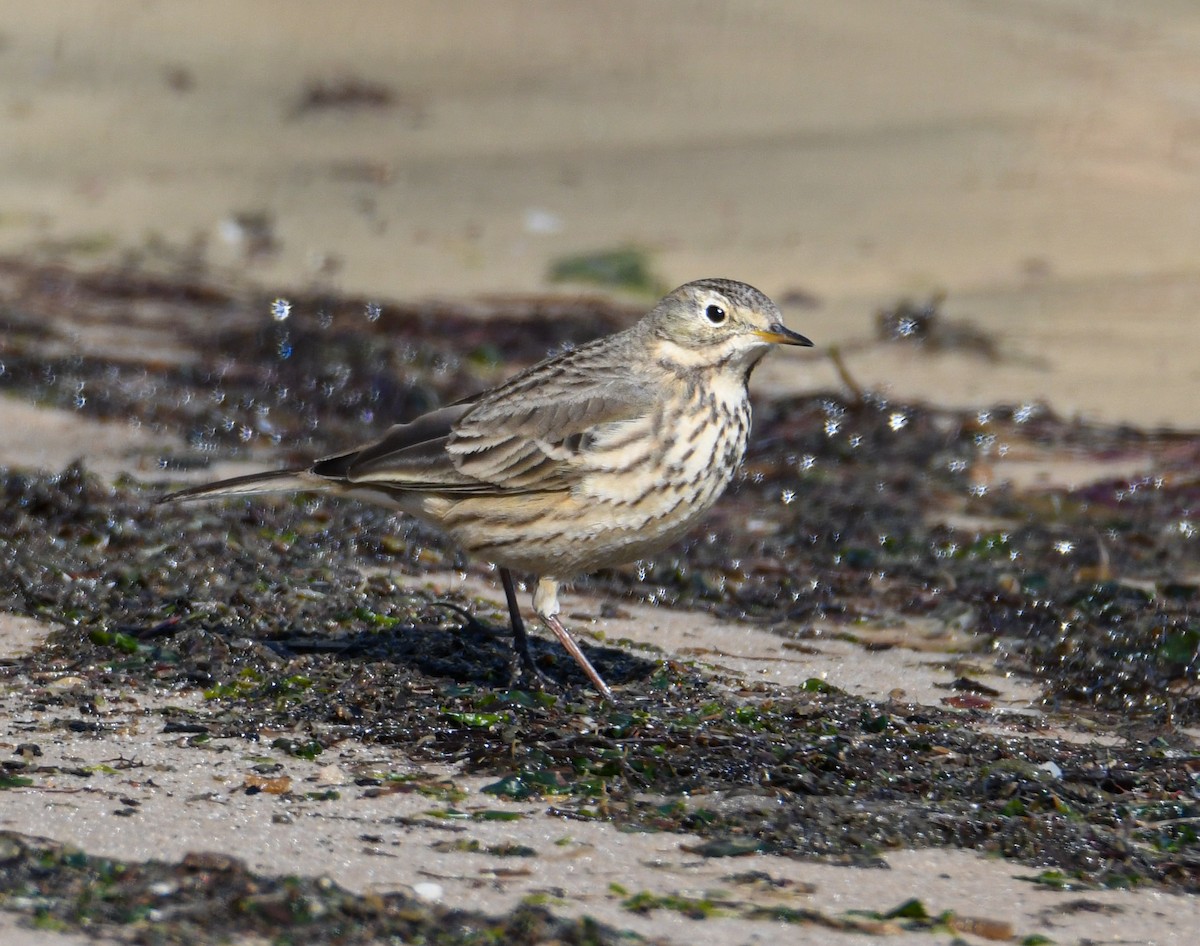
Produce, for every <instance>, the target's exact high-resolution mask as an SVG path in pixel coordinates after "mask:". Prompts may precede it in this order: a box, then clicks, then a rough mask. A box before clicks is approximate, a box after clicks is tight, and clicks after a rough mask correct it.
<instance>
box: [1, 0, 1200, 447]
mask: <svg viewBox="0 0 1200 946" xmlns="http://www.w3.org/2000/svg"><path fill="white" fill-rule="evenodd" d="M1198 51H1200V6H1197V5H1196V4H1195V3H1192V2H1188V0H1139V2H1138V3H1121V2H1100V0H975V2H966V0H890V2H886V3H880V2H869V0H812V2H806V3H796V2H794V0H753V2H752V0H743V2H736V3H733V2H717V0H679V2H674V3H669V4H668V3H644V2H636V0H610V2H605V3H603V4H580V3H576V2H571V0H534V2H529V0H524V2H515V0H489V2H475V3H469V2H445V0H436V2H415V0H404V2H356V3H347V4H330V3H326V2H306V0H286V2H283V0H260V2H244V0H239V2H211V0H210V2H206V3H204V4H180V3H171V2H156V0H103V2H75V3H71V4H16V3H8V4H4V5H3V6H0V253H2V254H4V255H7V256H10V257H11V256H17V257H21V258H22V259H27V260H32V261H53V262H61V263H64V264H66V265H68V266H71V267H75V268H95V267H111V266H124V267H131V268H134V269H138V270H149V271H153V272H164V273H167V274H171V275H176V276H179V277H181V278H189V279H202V280H204V281H208V282H213V283H217V284H220V285H222V286H242V285H245V286H249V287H265V288H269V289H271V290H273V291H278V292H280V293H286V292H288V291H300V290H310V289H314V288H316V289H323V290H330V291H336V292H345V293H350V294H356V295H363V296H366V297H377V298H378V299H379V300H380V301H381V303H383V304H385V303H386V300H388V299H401V300H412V299H422V298H429V297H439V298H453V299H459V298H470V297H478V296H494V295H497V294H531V293H542V292H547V291H553V292H556V293H564V292H565V293H573V292H583V291H596V288H597V287H599V288H601V289H603V290H604V291H613V292H619V293H621V294H623V295H624V296H626V297H628V298H631V299H635V300H638V301H645V302H648V301H649V300H650V299H651V297H652V296H654V295H655V294H656V293H657V292H659V291H660V290H661V289H664V288H670V287H672V286H674V285H677V284H679V283H681V282H684V281H687V280H689V279H693V278H698V277H701V276H713V275H716V276H727V277H731V278H737V279H742V280H745V281H748V282H751V283H754V284H755V285H757V286H759V288H761V289H763V290H764V291H766V292H767V293H769V294H771V295H772V296H773V297H775V298H776V299H777V300H779V301H780V302H781V303H782V304H783V306H784V308H785V311H786V313H787V316H788V321H789V323H790V324H791V325H793V326H794V327H796V328H797V329H799V330H801V331H803V332H805V334H808V335H809V336H810V337H812V338H813V339H814V340H816V341H817V343H818V345H820V346H821V347H822V349H823V350H824V351H825V352H827V351H828V350H829V349H830V348H831V347H833V346H836V347H837V348H838V350H840V351H841V352H842V353H843V358H844V363H845V364H846V366H847V367H848V369H849V370H850V371H851V372H852V373H853V374H854V376H855V378H856V379H857V380H858V382H859V383H861V384H863V385H866V386H871V387H878V388H881V389H883V390H885V391H887V392H890V393H891V394H893V395H894V396H896V397H905V398H923V399H926V400H931V401H934V402H937V403H942V404H950V405H961V404H966V405H974V404H990V403H997V402H1005V403H1026V402H1038V401H1045V402H1047V403H1049V404H1051V405H1052V406H1053V407H1054V408H1055V409H1057V410H1059V411H1061V412H1063V413H1064V414H1068V415H1069V414H1076V413H1077V414H1080V415H1083V416H1086V417H1089V418H1095V419H1100V420H1107V421H1130V422H1135V423H1139V424H1144V425H1159V424H1164V425H1171V426H1177V427H1188V428H1194V427H1197V426H1200V407H1198V405H1200V358H1198V357H1197V353H1198V352H1200V319H1198V317H1197V310H1198V308H1200V52H1198ZM589 287H590V288H589ZM901 300H909V301H911V302H912V303H913V305H914V307H915V308H914V310H913V311H917V312H920V311H934V312H936V313H937V314H938V316H939V318H940V320H941V321H940V326H941V327H940V329H939V331H940V332H941V334H940V335H938V336H937V337H933V336H931V337H930V339H929V340H928V342H929V343H928V344H925V345H886V344H882V343H881V339H882V338H883V337H884V336H886V334H887V332H888V328H887V325H886V323H885V324H884V325H883V326H882V327H881V325H880V323H879V322H878V316H879V314H880V312H882V311H885V310H889V311H893V312H894V307H895V305H896V304H897V303H898V302H900V301H901ZM893 328H894V323H893ZM761 375H762V377H761V378H760V379H759V382H760V383H762V384H766V385H773V386H775V387H777V388H781V389H785V390H801V389H805V388H811V387H819V386H822V385H830V384H836V383H837V378H836V375H835V373H834V370H833V366H832V364H831V363H830V362H829V361H828V360H827V359H823V358H822V356H821V355H820V354H819V353H818V354H817V355H814V356H811V357H809V358H808V360H805V356H803V355H797V356H795V357H794V358H792V359H788V358H777V359H772V360H769V361H768V362H767V366H765V367H764V369H763V371H762V372H761Z"/></svg>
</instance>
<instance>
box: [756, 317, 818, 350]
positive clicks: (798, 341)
mask: <svg viewBox="0 0 1200 946" xmlns="http://www.w3.org/2000/svg"><path fill="white" fill-rule="evenodd" d="M754 334H755V335H757V336H758V337H759V338H761V339H762V340H763V341H764V342H770V343H771V344H772V345H799V346H800V347H801V348H812V347H813V343H812V342H810V341H809V340H808V339H807V338H805V337H804V336H803V335H801V334H800V333H799V332H793V331H792V330H791V329H790V328H788V327H787V326H786V325H783V324H781V323H779V322H772V323H771V324H770V325H768V326H767V327H766V328H765V329H755V330H754Z"/></svg>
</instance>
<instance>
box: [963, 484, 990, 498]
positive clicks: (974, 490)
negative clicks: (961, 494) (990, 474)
mask: <svg viewBox="0 0 1200 946" xmlns="http://www.w3.org/2000/svg"><path fill="white" fill-rule="evenodd" d="M987 491H988V488H987V483H972V484H971V485H970V486H969V487H968V488H967V492H968V493H970V494H971V495H972V496H986V495H987Z"/></svg>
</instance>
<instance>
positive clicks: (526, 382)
mask: <svg viewBox="0 0 1200 946" xmlns="http://www.w3.org/2000/svg"><path fill="white" fill-rule="evenodd" d="M812 344H813V343H812V342H811V341H810V340H809V339H807V338H806V337H804V336H803V335H801V334H799V333H797V332H794V331H792V330H791V329H789V328H787V327H786V326H785V325H784V324H783V317H782V315H781V313H780V310H779V308H778V307H777V306H776V305H775V303H774V302H772V301H771V300H770V299H769V298H768V297H767V296H766V295H765V294H763V293H762V292H760V291H759V290H758V289H755V288H754V287H753V286H750V285H748V284H746V283H743V282H737V281H735V280H731V279H700V280H697V281H694V282H689V283H686V284H685V285H683V286H680V287H679V288H678V289H675V290H674V291H672V292H670V293H668V294H667V295H666V296H665V297H664V298H663V299H662V300H661V301H660V302H659V303H658V304H657V305H655V306H654V308H653V309H652V310H651V311H650V312H649V313H648V314H647V315H645V316H644V317H643V318H642V319H641V320H640V321H638V322H636V323H634V324H633V325H632V326H630V327H629V328H626V329H624V330H623V331H618V332H615V333H613V334H610V335H606V336H603V337H601V338H598V339H596V340H595V341H592V342H589V343H585V344H582V345H579V346H577V347H575V348H571V349H568V350H566V351H562V352H560V353H558V354H555V355H552V356H551V357H548V358H546V359H545V360H543V361H541V362H538V363H537V364H534V365H532V366H531V367H529V368H526V369H525V370H524V371H521V372H519V373H518V374H516V375H514V376H512V377H511V378H509V379H508V380H506V381H503V382H502V383H500V384H499V385H497V386H496V387H493V388H491V389H489V390H485V391H482V392H480V393H478V394H475V395H473V396H470V397H467V398H464V399H462V400H459V401H456V402H454V403H451V404H447V405H445V406H443V407H438V408H435V409H433V410H431V411H429V412H428V413H426V414H423V415H421V416H419V417H417V418H415V419H413V420H410V421H408V422H406V423H401V424H397V425H396V426H394V427H392V428H391V429H389V430H387V432H386V433H384V434H383V436H382V437H380V438H379V439H377V440H374V441H372V442H370V443H367V444H365V445H363V446H359V447H357V448H355V449H352V450H349V451H346V452H342V453H336V454H333V455H331V456H327V457H324V458H322V459H319V460H317V461H316V462H314V463H312V464H311V465H309V466H306V467H301V468H290V469H283V470H276V471H269V472H264V473H253V474H249V475H245V476H238V477H233V478H231V479H225V480H220V481H217V482H213V483H206V484H203V485H199V486H191V487H188V488H185V489H181V490H178V491H176V492H173V493H170V494H168V495H166V496H163V497H162V498H161V500H160V501H161V502H169V501H175V500H195V499H203V498H219V497H230V496H241V495H246V494H257V493H275V492H296V491H317V492H331V493H337V494H343V495H349V496H353V497H356V498H359V499H365V500H368V501H372V502H375V503H379V504H382V505H385V506H388V507H391V508H393V509H399V510H400V511H402V512H404V513H407V514H409V515H412V516H415V517H416V518H417V519H420V520H423V521H424V522H426V523H428V524H430V525H432V526H434V527H436V528H437V529H440V530H441V531H442V532H443V533H445V534H446V535H447V536H448V537H449V538H450V540H451V541H452V542H454V543H455V544H456V545H457V546H458V547H459V548H460V549H462V550H463V551H464V552H466V553H467V554H468V555H470V556H472V557H475V558H480V559H483V560H486V561H489V562H491V563H493V564H494V565H495V566H497V567H498V569H499V573H500V579H501V584H502V585H503V587H504V594H505V599H506V602H507V605H508V610H509V616H510V620H511V625H512V633H513V638H514V648H515V650H516V652H517V656H518V657H519V658H520V660H521V662H522V665H523V669H524V670H525V671H526V672H527V673H529V674H530V675H532V676H533V677H535V679H537V680H539V681H540V680H541V679H542V675H541V673H540V671H539V670H538V668H537V667H536V665H535V664H534V661H533V658H532V655H531V654H530V651H529V638H528V634H527V632H526V629H525V624H524V621H523V619H522V617H521V609H520V604H519V601H518V598H517V593H516V586H515V584H514V582H513V577H512V572H513V571H518V572H523V573H527V574H530V575H532V576H535V579H536V582H535V584H534V591H533V610H534V613H535V614H536V615H537V616H538V618H539V619H540V620H541V621H542V623H543V624H545V626H546V627H547V628H548V629H549V630H550V631H551V632H553V634H554V635H555V637H556V638H557V639H558V640H559V642H560V643H561V645H562V646H563V647H564V648H565V649H566V651H567V652H568V653H569V654H570V655H571V657H572V658H574V660H575V661H576V663H577V664H578V665H579V667H580V668H581V669H582V670H583V672H584V673H585V674H586V675H587V677H588V679H589V680H590V681H591V683H592V685H593V686H594V687H595V689H596V691H597V692H598V693H599V694H600V695H601V696H602V697H603V698H604V699H605V700H608V701H609V702H613V701H614V697H613V693H612V690H611V688H610V687H609V686H608V684H607V683H606V682H605V681H604V679H603V678H602V677H601V676H600V674H599V673H598V672H597V671H596V669H595V667H593V666H592V664H591V662H590V661H589V660H588V658H587V656H586V655H585V654H584V653H583V651H582V650H580V648H579V646H578V644H576V642H575V641H574V639H573V638H572V637H571V635H570V633H569V632H568V631H567V629H566V628H565V627H564V626H563V624H562V622H561V620H560V619H559V616H558V615H559V612H560V604H559V600H558V592H559V586H560V584H561V583H562V582H564V581H567V580H570V579H571V578H574V577H577V576H579V575H581V574H586V573H589V572H593V571H596V570H597V569H601V568H606V567H611V566H615V565H620V564H625V563H628V562H632V561H636V560H638V559H641V558H645V557H647V556H649V555H652V554H654V553H657V552H659V551H662V550H663V549H665V548H666V547H668V546H669V545H671V544H673V543H674V542H676V541H677V540H678V539H680V538H682V537H683V536H684V535H685V534H686V533H687V532H688V531H689V530H690V529H691V528H692V526H693V525H695V524H696V522H697V521H698V520H699V519H700V518H701V517H702V516H703V515H704V513H705V512H706V511H707V510H708V509H709V508H710V507H711V506H712V505H713V503H715V502H716V500H717V498H718V497H719V496H720V495H721V494H722V493H723V492H724V491H725V488H726V487H727V486H728V485H729V483H730V481H731V480H732V479H733V477H734V475H735V473H736V472H737V470H738V468H739V467H740V465H741V462H742V459H743V457H744V455H745V452H746V444H747V441H748V438H749V433H750V396H749V390H748V386H747V385H748V382H749V379H750V374H751V372H752V371H753V370H754V368H755V366H757V365H758V363H759V361H760V360H761V359H762V357H763V356H764V355H765V354H766V353H767V352H768V351H769V350H770V349H772V348H773V347H775V346H777V345H791V346H800V347H811V346H812Z"/></svg>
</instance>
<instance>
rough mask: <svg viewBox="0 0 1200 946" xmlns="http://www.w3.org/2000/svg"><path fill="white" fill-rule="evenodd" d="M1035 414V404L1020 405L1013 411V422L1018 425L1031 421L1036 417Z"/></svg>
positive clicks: (1036, 410)
mask: <svg viewBox="0 0 1200 946" xmlns="http://www.w3.org/2000/svg"><path fill="white" fill-rule="evenodd" d="M1037 412H1038V406H1037V405H1036V404H1022V405H1021V406H1020V407H1018V408H1017V409H1016V410H1015V411H1013V420H1015V421H1016V422H1017V423H1018V424H1024V423H1026V422H1028V421H1030V420H1032V419H1033V418H1034V417H1035V416H1036V415H1037Z"/></svg>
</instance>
